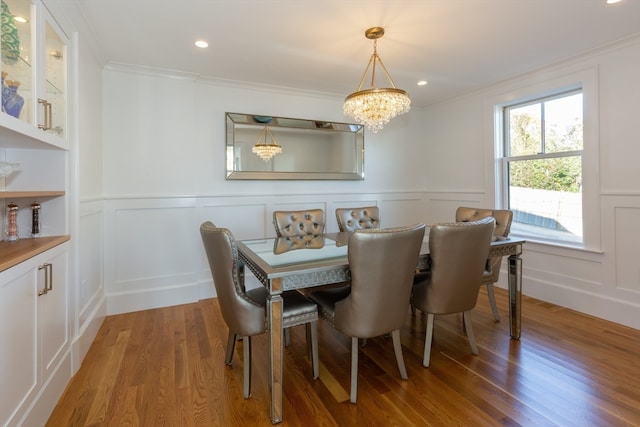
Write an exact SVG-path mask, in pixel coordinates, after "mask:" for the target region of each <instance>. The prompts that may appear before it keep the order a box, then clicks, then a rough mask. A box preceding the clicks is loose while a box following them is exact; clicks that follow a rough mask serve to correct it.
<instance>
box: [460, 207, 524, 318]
mask: <svg viewBox="0 0 640 427" xmlns="http://www.w3.org/2000/svg"><path fill="white" fill-rule="evenodd" d="M490 216H492V217H493V218H495V220H496V228H495V230H494V231H493V240H502V239H506V238H507V237H509V231H510V230H511V221H512V220H513V212H512V211H510V210H507V209H477V208H468V207H463V206H461V207H459V208H458V209H457V210H456V221H457V222H467V221H477V220H479V219H483V218H487V217H490ZM501 264H502V257H501V256H498V257H491V258H489V259H487V264H486V267H485V272H484V274H483V276H482V283H484V284H486V285H487V293H488V294H489V303H490V304H491V312H492V313H493V318H494V319H495V320H496V322H499V321H500V314H498V307H497V306H496V297H495V293H494V291H493V284H494V283H496V282H497V281H498V279H499V278H500V266H501Z"/></svg>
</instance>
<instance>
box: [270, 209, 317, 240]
mask: <svg viewBox="0 0 640 427" xmlns="http://www.w3.org/2000/svg"><path fill="white" fill-rule="evenodd" d="M273 226H274V227H275V229H276V234H277V236H278V237H293V236H305V235H308V234H311V235H314V236H317V235H320V234H322V233H324V226H325V215H324V211H323V210H322V209H309V210H305V211H274V212H273Z"/></svg>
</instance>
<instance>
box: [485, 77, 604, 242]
mask: <svg viewBox="0 0 640 427" xmlns="http://www.w3.org/2000/svg"><path fill="white" fill-rule="evenodd" d="M552 74H558V75H557V76H556V77H553V76H552V77H551V78H547V79H543V78H539V77H538V78H537V77H536V76H532V77H529V78H527V79H521V80H519V81H515V80H514V81H513V82H510V83H509V84H507V85H504V86H507V87H503V88H504V89H505V90H504V91H503V92H502V93H498V94H496V95H493V96H490V97H489V98H488V99H487V100H486V104H485V109H486V112H487V115H488V117H487V120H488V122H489V123H492V124H493V128H492V132H491V133H490V137H488V138H487V144H488V147H487V148H488V150H487V153H488V158H487V162H488V164H489V163H490V166H489V167H488V168H487V171H488V173H487V189H489V191H488V194H487V198H488V199H489V200H491V198H492V197H493V201H494V205H495V206H496V207H497V208H500V209H507V200H506V194H508V184H507V171H506V167H505V165H506V163H505V162H504V161H503V159H504V158H505V156H504V151H505V135H504V129H505V126H504V125H505V123H504V122H505V120H504V115H503V111H504V108H505V107H510V106H513V105H517V104H520V105H524V104H526V103H534V102H535V101H536V100H538V101H539V100H542V99H545V98H549V97H553V96H556V95H561V94H568V93H570V92H572V91H581V92H582V97H583V147H582V150H580V151H582V228H583V233H582V235H583V236H582V242H570V241H565V240H554V239H549V238H544V237H541V236H536V235H532V234H525V233H518V232H517V231H516V230H512V232H511V235H513V236H514V237H519V238H524V239H526V240H527V241H530V242H538V243H542V244H549V245H553V246H560V247H572V248H578V249H584V250H589V251H595V252H600V251H601V231H600V230H601V221H600V217H601V213H600V197H599V195H600V179H599V175H600V173H599V172H600V168H599V147H598V84H597V83H598V73H597V68H596V67H593V68H589V69H586V70H578V71H574V72H571V73H564V74H562V73H561V72H559V71H556V72H555V73H552ZM547 77H549V76H548V75H547ZM489 153H490V154H489ZM562 155H563V156H564V155H566V152H563V153H562Z"/></svg>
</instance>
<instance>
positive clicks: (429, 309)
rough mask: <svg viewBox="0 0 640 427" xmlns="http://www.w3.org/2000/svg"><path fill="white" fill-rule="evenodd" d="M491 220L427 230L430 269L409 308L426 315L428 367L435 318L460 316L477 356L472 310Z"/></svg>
mask: <svg viewBox="0 0 640 427" xmlns="http://www.w3.org/2000/svg"><path fill="white" fill-rule="evenodd" d="M494 227H495V220H494V219H493V217H488V218H484V219H481V220H479V221H473V222H454V223H440V224H435V225H433V226H432V227H431V228H430V230H429V258H430V262H431V267H430V270H429V272H428V273H427V274H425V275H424V276H422V280H420V281H418V282H417V283H415V284H414V285H413V291H412V294H411V305H412V306H415V307H416V308H418V309H419V310H421V311H422V312H424V313H426V314H427V326H426V333H425V342H424V355H423V359H422V365H423V366H425V367H429V361H430V358H431V341H432V338H433V321H434V318H435V315H439V314H451V313H462V316H463V325H464V330H465V332H466V334H467V338H468V340H469V345H470V347H471V352H472V353H473V354H478V347H477V345H476V341H475V337H474V335H473V328H472V325H471V310H472V309H473V308H474V307H475V305H476V302H477V300H478V293H479V290H480V286H481V284H482V273H483V271H484V267H485V263H486V261H487V255H488V254H489V245H490V244H491V236H492V234H493V229H494Z"/></svg>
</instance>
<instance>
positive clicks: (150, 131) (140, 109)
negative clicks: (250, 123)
mask: <svg viewBox="0 0 640 427" xmlns="http://www.w3.org/2000/svg"><path fill="white" fill-rule="evenodd" d="M639 55H640V54H639V45H638V42H637V41H632V42H627V43H624V44H621V45H620V46H616V47H612V48H610V49H608V50H606V51H601V52H596V53H592V54H591V55H588V56H584V57H582V58H577V59H574V60H571V61H567V62H565V63H563V64H556V65H554V66H551V67H548V68H546V69H544V70H539V71H537V72H535V73H532V74H530V75H527V76H522V77H520V78H517V79H513V80H510V81H508V82H503V83H500V84H498V85H494V86H492V87H488V88H485V89H484V90H482V91H479V92H476V93H472V94H469V95H467V96H464V97H461V98H459V99H456V100H452V101H450V102H447V103H443V104H440V105H438V106H435V107H433V108H430V109H429V110H427V111H420V110H417V109H414V110H413V111H411V112H410V113H409V114H407V115H405V116H401V117H399V118H397V119H395V120H394V121H392V122H391V123H390V124H389V125H388V126H387V127H385V129H384V130H383V131H381V132H380V133H378V134H372V133H367V135H366V140H365V147H366V156H365V158H366V166H365V171H366V179H365V181H361V182H359V181H355V182H354V181H328V182H327V181H278V182H274V181H225V179H224V166H225V161H224V113H225V112H226V111H234V112H246V113H252V114H262V115H277V116H285V117H300V118H316V119H319V120H327V121H331V120H336V121H344V120H345V118H344V117H343V116H342V112H341V105H342V99H341V98H340V99H338V98H336V97H329V96H325V95H321V94H313V93H292V92H288V91H285V90H281V89H274V88H263V87H257V86H255V87H250V86H246V87H241V86H230V85H225V84H221V83H219V82H215V81H205V80H201V79H198V78H197V77H195V76H193V75H189V74H182V75H180V74H173V75H167V74H162V73H158V72H156V71H153V70H145V69H140V68H128V67H125V66H117V67H116V66H110V67H107V68H106V69H105V71H104V92H103V94H104V95H103V96H104V115H103V117H104V122H103V129H104V145H103V168H104V175H103V179H104V198H105V200H104V220H105V223H104V230H105V235H104V236H105V237H104V239H105V241H104V251H105V253H104V260H105V263H104V267H105V292H106V295H107V301H108V312H109V313H119V312H123V311H132V310H139V309H145V308H151V307H159V306H164V305H169V304H178V303H184V302H189V301H194V300H197V299H198V298H202V297H206V296H210V295H213V293H212V292H213V291H212V286H211V282H210V277H209V276H210V275H209V272H208V268H207V265H206V261H205V258H204V254H203V251H202V248H201V242H200V239H199V236H198V226H199V224H200V223H201V222H202V221H204V220H208V219H210V220H213V221H214V222H216V223H217V224H219V225H222V226H226V227H229V228H231V229H232V230H233V231H234V233H235V234H236V235H237V237H238V238H241V239H242V238H250V237H261V236H269V235H273V230H272V225H271V212H272V211H273V210H275V209H288V208H307V207H321V208H323V209H325V210H326V211H327V212H329V213H330V212H333V209H335V207H338V206H348V205H353V204H364V203H367V204H369V203H372V204H378V205H380V206H381V209H382V215H383V226H393V225H401V224H407V223H412V222H417V221H422V222H426V223H432V222H435V221H441V220H450V219H451V218H453V215H454V212H455V208H456V207H457V206H459V205H471V206H492V205H493V203H494V200H495V194H494V188H493V182H492V180H493V178H492V177H493V170H492V164H493V163H492V153H491V152H490V145H489V146H487V138H489V140H490V139H491V138H492V137H491V135H492V134H493V129H492V125H493V123H492V122H491V120H490V118H489V120H487V115H486V110H487V104H488V103H489V102H490V101H491V100H492V99H494V98H495V96H496V94H498V93H504V92H505V91H508V90H510V89H511V88H514V87H518V86H519V85H525V84H529V83H530V81H531V80H535V81H544V80H545V79H547V78H558V77H559V76H561V75H562V74H563V73H568V72H570V71H573V70H575V69H581V68H590V69H595V70H597V73H596V75H597V79H598V87H599V101H598V103H599V105H598V112H599V113H598V114H599V115H598V117H599V120H598V126H599V127H598V128H599V132H598V135H597V136H598V141H597V142H598V144H599V147H600V148H599V155H600V164H599V167H597V168H595V170H593V171H587V173H595V174H597V178H598V179H597V180H596V181H598V182H600V185H599V188H598V190H597V191H596V194H597V204H598V205H599V206H600V208H599V209H600V210H601V212H598V215H597V216H598V217H600V218H601V219H600V220H598V221H597V222H596V223H590V224H588V226H589V227H592V228H594V229H596V233H598V232H600V233H601V235H602V240H601V247H600V248H598V250H595V251H594V250H576V249H572V248H562V247H556V246H550V245H544V244H537V243H533V242H530V243H528V244H527V245H526V248H525V254H524V259H525V263H524V293H525V294H528V295H532V296H535V297H537V298H540V299H543V300H546V301H550V302H553V303H556V304H559V305H563V306H567V307H571V308H574V309H576V310H579V311H582V312H586V313H590V314H593V315H595V316H599V317H603V318H606V319H610V320H613V321H616V322H619V323H623V324H627V325H630V326H633V327H635V328H640V316H638V313H640V296H639V295H640V274H639V272H638V270H637V267H636V266H635V265H636V264H637V263H635V262H634V259H633V256H634V255H633V254H637V253H638V249H639V247H638V246H639V243H638V242H640V238H639V237H640V236H638V235H637V233H638V232H637V231H635V229H633V228H630V227H628V226H627V224H629V223H635V222H637V221H638V220H640V179H639V178H640V177H639V176H638V174H639V172H638V169H637V168H635V167H633V163H634V159H637V158H638V154H639V153H638V148H636V147H637V144H636V143H635V142H637V141H638V135H637V131H636V130H635V127H634V126H633V125H631V123H633V122H634V117H633V111H634V109H635V101H636V100H637V96H636V95H634V94H637V93H638V84H639V83H638V78H637V76H638V75H640V73H639V72H638V71H640V69H639V67H640V66H639V65H638V62H639V61H638V58H639ZM488 147H489V148H488ZM329 218H330V225H329V229H330V230H331V229H335V228H336V226H335V224H333V222H332V221H333V218H332V216H331V215H329ZM505 276H506V275H503V277H502V278H501V281H502V282H503V286H504V281H505V279H506V277H505Z"/></svg>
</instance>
